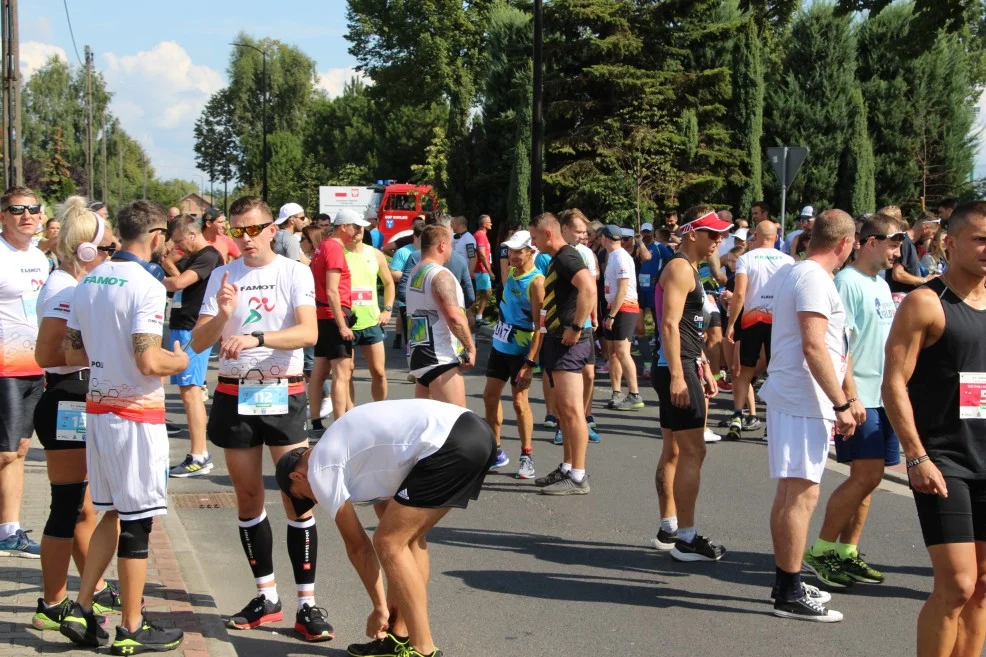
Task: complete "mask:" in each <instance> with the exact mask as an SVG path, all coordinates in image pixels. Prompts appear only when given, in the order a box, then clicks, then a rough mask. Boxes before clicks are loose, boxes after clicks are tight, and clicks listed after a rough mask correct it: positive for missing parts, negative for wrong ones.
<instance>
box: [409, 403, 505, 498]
mask: <svg viewBox="0 0 986 657" xmlns="http://www.w3.org/2000/svg"><path fill="white" fill-rule="evenodd" d="M495 460H496V439H495V438H493V431H492V430H491V429H490V427H489V425H488V424H486V421H485V420H483V419H482V418H480V417H479V416H478V415H476V414H475V413H473V412H471V411H469V412H466V413H463V414H462V415H461V416H459V419H458V420H456V421H455V424H453V425H452V429H451V430H449V435H448V438H447V439H446V440H445V444H444V445H442V447H441V449H439V450H438V451H437V452H435V453H434V454H432V455H430V456H426V457H425V458H423V459H421V460H420V461H418V462H417V463H416V464H415V465H414V467H413V468H411V471H410V472H409V473H408V474H407V477H405V478H404V481H403V482H401V485H400V487H399V488H398V489H397V491H398V492H397V494H396V495H394V501H396V502H398V503H399V504H403V505H404V506H413V507H419V508H424V509H443V508H447V507H455V508H459V509H464V508H466V506H468V504H469V500H475V499H478V498H479V491H480V490H481V489H482V488H483V480H485V479H486V475H487V473H488V472H489V471H490V466H491V465H493V463H494V462H495Z"/></svg>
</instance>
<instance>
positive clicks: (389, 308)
mask: <svg viewBox="0 0 986 657" xmlns="http://www.w3.org/2000/svg"><path fill="white" fill-rule="evenodd" d="M383 309H384V310H386V311H387V312H388V313H389V312H391V311H392V310H393V309H394V307H393V306H384V307H383Z"/></svg>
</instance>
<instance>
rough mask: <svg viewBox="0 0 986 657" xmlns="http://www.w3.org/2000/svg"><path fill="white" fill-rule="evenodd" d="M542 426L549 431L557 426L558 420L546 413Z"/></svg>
mask: <svg viewBox="0 0 986 657" xmlns="http://www.w3.org/2000/svg"><path fill="white" fill-rule="evenodd" d="M544 426H545V427H547V428H549V429H554V428H555V427H557V426H558V418H557V417H555V416H554V415H552V414H551V413H548V414H547V415H545V416H544Z"/></svg>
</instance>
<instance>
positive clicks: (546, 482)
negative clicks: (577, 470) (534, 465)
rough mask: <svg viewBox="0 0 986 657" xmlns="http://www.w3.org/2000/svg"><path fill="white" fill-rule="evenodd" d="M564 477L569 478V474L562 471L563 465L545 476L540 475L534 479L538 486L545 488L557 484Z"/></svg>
mask: <svg viewBox="0 0 986 657" xmlns="http://www.w3.org/2000/svg"><path fill="white" fill-rule="evenodd" d="M562 479H568V475H567V474H565V473H564V472H562V471H561V465H559V466H558V467H557V468H555V469H554V470H552V471H551V472H549V473H548V474H546V475H544V476H543V477H538V478H537V479H535V480H534V485H535V486H537V487H538V488H544V487H545V486H551V485H553V484H557V483H558V482H559V481H561V480H562Z"/></svg>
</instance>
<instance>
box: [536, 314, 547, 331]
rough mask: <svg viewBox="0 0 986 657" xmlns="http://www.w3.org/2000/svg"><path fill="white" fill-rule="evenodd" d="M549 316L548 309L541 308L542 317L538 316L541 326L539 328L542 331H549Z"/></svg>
mask: <svg viewBox="0 0 986 657" xmlns="http://www.w3.org/2000/svg"><path fill="white" fill-rule="evenodd" d="M547 318H548V311H547V310H544V309H542V310H541V317H540V318H538V327H539V329H540V331H541V332H542V333H547V332H548V320H547Z"/></svg>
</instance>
